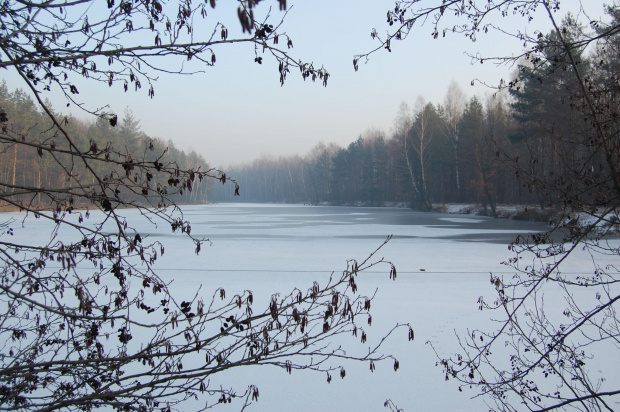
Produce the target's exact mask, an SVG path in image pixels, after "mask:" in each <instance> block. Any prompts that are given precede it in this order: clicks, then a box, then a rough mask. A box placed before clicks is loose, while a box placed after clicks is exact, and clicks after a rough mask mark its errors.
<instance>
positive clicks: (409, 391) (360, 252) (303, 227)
mask: <svg viewBox="0 0 620 412" xmlns="http://www.w3.org/2000/svg"><path fill="white" fill-rule="evenodd" d="M183 210H184V214H185V218H187V219H188V220H190V222H191V224H192V234H193V235H196V236H198V237H205V238H209V239H210V240H211V242H212V244H211V245H210V246H208V245H205V246H204V247H203V250H202V252H201V253H200V255H198V256H196V255H195V253H194V248H193V245H192V244H191V242H189V241H188V240H187V239H185V238H184V237H183V236H181V235H177V234H172V233H170V229H169V227H167V226H164V227H163V228H162V229H157V228H155V227H153V226H152V225H150V224H149V223H147V222H145V221H143V220H141V219H140V218H139V216H138V215H137V214H136V212H135V211H134V210H125V211H121V212H120V213H121V214H122V215H124V216H127V217H128V218H129V221H130V222H132V221H134V222H137V224H136V225H135V227H136V228H137V229H139V230H140V231H141V233H142V234H143V235H144V234H145V233H146V234H148V235H149V236H150V238H151V240H155V239H158V240H161V241H163V242H164V244H165V246H166V253H165V255H164V256H163V257H162V258H161V259H160V260H158V262H157V266H156V267H157V269H158V273H159V274H160V276H161V277H162V278H164V279H167V280H170V281H172V287H173V289H174V290H175V292H176V293H179V294H181V295H183V294H187V296H188V297H189V296H192V295H193V294H195V293H196V291H197V290H198V285H202V287H201V289H200V291H201V292H200V293H204V294H205V296H210V295H211V294H212V293H213V291H214V290H215V289H216V288H218V287H223V288H225V289H226V291H227V294H228V293H230V296H232V294H233V293H235V292H241V291H243V290H244V289H250V290H252V291H253V293H254V296H255V297H256V298H257V300H258V302H257V303H256V304H255V307H256V308H258V307H260V306H257V305H260V301H263V302H265V305H266V304H267V303H266V302H268V300H269V298H270V296H271V295H272V294H273V293H276V292H281V293H286V292H290V290H291V289H292V288H293V287H295V286H297V287H299V288H300V289H302V290H303V289H307V288H308V287H310V286H311V285H312V282H313V281H314V280H318V281H319V282H321V280H325V279H326V278H327V277H328V276H329V274H330V273H331V272H332V271H336V272H339V271H341V270H343V269H344V268H345V267H346V260H347V259H352V258H355V259H357V260H363V259H364V258H365V257H367V256H368V254H369V253H371V252H372V251H374V250H375V249H376V248H377V247H378V246H380V245H381V243H382V242H383V241H384V240H385V239H386V237H387V236H388V235H393V238H392V240H391V241H390V242H389V243H388V244H387V245H386V246H385V247H384V248H383V249H382V250H381V251H380V252H379V253H378V257H379V258H380V257H383V258H385V259H386V260H388V261H391V262H392V263H394V265H395V266H396V268H397V269H398V278H397V280H396V281H395V282H394V281H392V280H390V279H389V276H388V275H389V268H388V267H383V268H384V269H385V270H376V271H368V272H363V274H362V275H361V276H360V279H359V286H360V290H361V291H362V292H363V293H366V294H371V292H372V291H373V290H374V289H375V288H378V293H377V296H376V298H375V301H373V305H372V306H373V311H374V313H373V319H374V321H373V326H372V327H370V328H369V330H370V331H371V334H370V335H369V342H368V343H369V345H370V344H372V343H374V342H376V339H378V338H380V337H381V336H382V334H383V333H385V332H386V331H387V330H389V329H390V328H391V327H392V326H393V325H394V324H396V323H407V322H409V323H411V325H412V326H413V328H414V330H415V336H416V338H415V341H414V342H407V336H406V331H405V330H404V329H403V330H402V331H401V333H400V335H397V336H393V337H392V338H391V340H389V341H388V343H387V344H386V346H385V349H384V352H387V353H391V354H393V355H395V356H396V357H397V358H398V359H399V361H400V369H399V370H398V372H394V371H393V369H392V363H391V362H386V363H384V364H378V365H377V370H376V371H375V372H374V373H371V372H370V371H369V369H368V364H366V363H363V364H358V365H353V364H351V365H348V366H347V376H346V378H345V379H340V378H339V377H334V379H333V380H332V382H331V384H328V383H327V382H326V379H325V375H324V374H315V373H311V372H308V373H304V372H297V371H293V373H292V375H289V374H287V373H286V372H285V371H284V370H281V369H278V368H268V367H264V366H263V367H254V368H252V367H250V368H246V369H245V370H242V371H236V372H234V373H232V372H231V373H230V374H228V375H225V376H221V382H220V381H218V382H213V381H212V382H211V385H215V386H220V384H221V385H222V386H224V387H227V386H235V387H238V388H239V391H240V392H242V391H243V390H244V389H245V388H246V387H247V385H248V384H252V383H253V384H256V385H257V386H258V387H259V389H260V398H259V401H258V402H257V403H255V404H254V405H253V406H252V407H251V408H250V410H295V411H326V410H342V411H348V410H355V411H376V410H384V409H383V403H384V401H385V400H386V399H388V398H389V399H392V400H393V401H394V402H395V403H396V404H397V405H398V406H399V407H400V408H403V409H404V410H406V411H419V410H459V411H481V410H487V409H488V408H487V407H486V406H485V404H484V399H481V398H475V399H470V398H471V397H472V396H473V395H474V394H473V393H471V392H469V393H468V392H467V391H466V390H464V391H463V392H459V391H458V390H457V386H456V383H455V382H453V381H448V382H446V381H445V380H444V376H443V374H442V371H441V369H440V368H438V367H436V366H435V362H436V361H437V359H436V356H435V354H434V352H433V350H432V348H431V347H430V346H429V345H428V344H426V342H432V343H433V345H434V346H435V347H436V348H437V349H438V351H440V352H442V354H446V355H447V354H449V353H451V352H454V351H457V350H458V345H457V342H456V338H455V331H456V332H459V333H461V334H462V333H466V331H467V329H468V328H471V327H479V328H485V326H487V328H488V329H490V328H493V323H492V322H491V321H490V320H489V316H491V313H489V312H480V311H478V310H477V303H476V302H477V300H478V298H479V296H481V295H485V296H487V297H492V296H494V293H495V292H494V288H493V287H492V286H491V284H490V282H489V276H490V275H489V273H490V272H493V273H494V274H495V275H505V276H510V275H511V273H512V272H511V270H510V268H508V267H506V266H504V265H502V264H501V262H502V261H504V260H507V259H508V258H510V257H511V256H512V254H511V252H510V251H509V250H508V248H507V245H508V244H509V243H510V242H511V241H512V240H514V238H515V237H516V236H517V235H519V234H525V233H531V232H539V231H542V230H545V229H546V225H544V224H542V223H529V222H515V221H509V220H501V219H492V218H485V217H479V216H468V215H447V214H439V213H416V212H412V211H411V210H408V209H394V208H353V207H322V206H278V205H247V204H243V205H241V204H223V205H200V206H187V207H184V208H183ZM11 215H13V216H15V217H17V216H19V215H18V214H12V213H5V214H4V216H6V217H10V216H11ZM22 217H23V215H22ZM91 219H92V218H91ZM40 223H41V222H40V221H35V220H34V219H28V220H27V221H26V222H25V223H24V226H23V227H22V228H20V230H18V231H16V237H18V238H19V237H23V238H24V240H25V239H27V238H31V237H32V236H40V235H41V233H42V228H41V226H40ZM50 229H51V227H50ZM590 263H591V262H589V261H588V259H587V256H586V257H584V258H583V259H581V260H580V259H576V260H575V261H574V262H573V268H574V270H576V271H577V270H589V266H590ZM195 406H197V405H195ZM187 407H188V409H187V410H192V406H191V405H187ZM231 407H232V409H231V410H238V408H239V405H235V404H234V403H233V404H232V405H231Z"/></svg>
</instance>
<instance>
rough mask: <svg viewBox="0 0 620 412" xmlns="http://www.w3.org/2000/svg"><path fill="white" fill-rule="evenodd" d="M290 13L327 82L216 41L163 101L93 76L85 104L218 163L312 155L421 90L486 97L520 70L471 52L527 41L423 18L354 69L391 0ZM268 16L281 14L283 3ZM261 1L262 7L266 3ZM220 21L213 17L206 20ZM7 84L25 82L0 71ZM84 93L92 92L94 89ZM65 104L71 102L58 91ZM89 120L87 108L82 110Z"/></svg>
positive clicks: (386, 116) (229, 12)
mask: <svg viewBox="0 0 620 412" xmlns="http://www.w3.org/2000/svg"><path fill="white" fill-rule="evenodd" d="M230 3H231V5H232V6H234V7H231V6H230V5H229V6H227V5H225V2H223V1H220V2H218V7H217V8H216V10H215V11H214V12H213V13H212V16H210V18H213V19H218V20H222V21H226V22H227V23H226V24H227V25H228V27H229V29H231V31H233V32H234V31H235V30H238V29H239V23H238V21H237V17H236V12H235V10H236V5H235V4H234V3H236V2H230ZM287 4H288V6H289V13H288V15H287V17H286V20H285V23H284V26H283V31H285V32H286V33H287V34H288V35H289V36H290V37H291V38H292V39H293V42H294V46H295V47H294V49H293V50H292V52H293V54H294V56H296V57H298V58H301V59H303V60H304V61H312V62H314V63H315V65H317V66H318V67H320V66H321V65H323V66H324V67H325V68H326V69H327V70H328V71H329V73H330V74H331V78H330V79H329V82H328V86H327V88H324V87H323V86H322V85H321V83H319V82H318V81H317V83H312V82H311V81H310V80H307V81H306V82H304V81H302V80H301V77H300V76H299V75H298V72H292V73H290V75H289V77H288V79H287V82H286V83H285V85H284V87H280V83H279V74H278V71H277V65H276V64H275V63H274V62H272V61H266V62H265V63H263V64H262V65H258V64H256V63H254V54H253V49H252V48H251V47H247V46H238V45H232V46H226V49H224V48H222V49H219V50H218V49H216V50H215V53H216V55H217V64H216V66H215V67H213V68H207V69H206V71H205V72H204V73H199V74H195V75H192V76H170V75H162V76H161V77H160V79H159V81H158V82H157V83H156V84H155V98H154V99H150V98H148V96H147V94H146V93H147V89H146V88H144V89H143V90H142V91H140V92H138V93H127V94H125V93H123V92H122V89H121V86H120V85H119V86H116V87H114V88H112V89H108V88H107V87H105V86H102V85H96V87H94V88H92V89H90V88H89V89H88V90H87V91H86V92H82V93H81V95H80V96H83V97H82V98H83V99H84V102H89V103H91V104H92V105H95V104H96V105H97V106H99V107H100V106H104V105H106V104H108V105H109V106H110V107H111V108H112V109H113V110H114V111H115V112H117V113H118V114H119V117H122V115H123V111H124V110H125V108H126V107H129V108H130V109H131V110H132V111H133V113H134V115H135V116H136V117H137V118H138V119H139V120H140V121H141V127H142V130H144V131H145V132H146V133H148V134H149V135H151V136H156V137H160V138H163V139H165V140H168V139H170V140H172V141H173V142H174V144H175V145H176V146H177V147H179V148H181V149H190V148H191V149H194V150H196V151H197V152H199V153H201V154H202V155H203V156H204V157H205V158H206V159H207V161H208V162H209V163H210V164H211V165H213V166H224V167H226V166H231V165H234V164H238V163H241V162H248V161H251V160H253V159H255V158H258V157H260V156H261V155H273V156H276V157H277V156H281V155H292V154H296V153H297V154H300V155H304V154H306V153H307V152H308V151H309V150H310V149H311V148H312V147H313V146H315V145H316V144H317V143H318V142H320V141H322V142H325V143H329V142H334V143H337V144H338V145H340V146H347V145H348V144H349V143H350V142H352V141H353V140H355V139H357V137H358V136H359V135H360V134H362V133H363V132H364V131H365V130H367V129H369V128H377V129H380V130H383V131H385V132H386V133H389V132H390V128H391V125H392V124H393V121H394V118H395V117H396V114H397V111H398V107H399V105H400V103H401V102H403V101H404V102H407V103H409V105H410V106H413V105H414V104H415V101H416V99H417V97H418V96H423V97H424V98H425V99H426V100H427V101H431V102H433V103H441V102H442V101H443V98H444V96H445V94H446V90H447V87H448V84H449V83H450V81H451V80H455V81H456V82H457V83H458V84H459V85H460V86H461V88H462V89H463V90H464V92H465V94H466V95H467V96H472V95H474V94H478V95H479V96H481V97H484V95H485V94H489V93H490V91H489V90H488V89H485V88H484V87H481V86H475V87H472V86H470V83H471V81H472V80H473V79H475V78H479V79H482V80H485V81H488V82H489V83H493V84H496V83H497V82H498V81H499V79H500V78H502V77H504V78H508V77H510V76H509V74H510V72H511V71H513V70H514V69H511V68H508V67H499V68H497V67H494V66H493V65H492V64H488V63H485V64H483V65H480V64H479V63H478V64H473V65H472V64H471V59H470V58H469V57H467V56H466V55H465V52H466V51H467V52H469V53H472V54H475V53H477V52H480V54H482V55H486V56H493V55H507V54H508V55H509V54H512V53H518V52H519V50H520V44H519V43H518V42H514V41H512V42H511V41H510V40H509V39H507V38H506V37H502V36H499V35H497V34H496V33H494V34H491V35H486V36H485V35H481V36H480V38H479V39H478V41H477V42H475V43H473V42H471V41H469V40H466V39H464V38H462V37H460V36H458V35H451V36H448V37H446V38H440V39H438V40H433V39H432V37H431V35H430V33H431V30H432V29H431V26H430V25H426V26H422V27H418V28H416V29H415V31H414V32H413V33H412V34H411V35H410V36H409V38H408V39H407V40H405V41H402V42H397V43H394V44H393V45H392V50H393V51H392V53H388V52H387V51H382V52H379V53H377V54H375V55H373V56H372V57H371V60H370V61H369V62H368V63H367V64H365V63H364V62H360V69H359V71H358V72H354V70H353V64H352V60H353V56H354V55H355V54H359V53H363V52H366V51H369V50H370V49H372V48H374V47H373V46H374V45H375V43H373V41H372V40H371V38H370V32H371V29H372V28H373V27H374V28H376V29H377V31H378V32H379V33H385V31H386V30H387V28H388V26H387V23H386V19H385V15H386V11H387V10H388V9H390V8H393V7H394V2H393V0H357V1H355V2H353V1H345V0H313V1H301V0H298V1H295V0H288V2H287ZM578 4H579V1H578V0H564V1H562V10H561V11H560V12H559V15H560V16H564V15H565V13H566V11H568V10H571V9H572V10H573V11H578V7H576V5H578ZM268 5H273V9H274V10H273V11H272V15H273V16H274V17H280V16H282V13H281V12H279V11H278V10H277V9H278V7H277V2H276V1H272V2H270V1H267V2H265V4H261V5H260V6H259V7H260V8H262V9H263V10H266V9H267V8H268ZM583 7H584V8H585V9H586V11H589V12H590V15H591V17H598V16H600V15H601V11H602V2H601V1H599V0H583ZM260 8H259V10H260ZM544 17H545V16H544V15H542V14H541V18H539V19H537V20H536V21H535V22H534V23H533V24H537V25H538V26H534V25H533V24H531V25H530V26H526V25H525V24H526V23H525V22H524V21H522V20H515V19H514V18H511V19H504V20H503V21H498V22H497V24H498V25H500V26H502V27H506V26H512V27H513V28H514V27H519V28H526V29H527V30H528V32H533V30H534V29H536V28H541V27H542V28H543V31H544V32H548V31H549V29H548V27H549V24H548V21H547V19H545V18H544ZM207 21H208V22H209V21H213V20H207ZM0 75H2V76H3V77H5V78H6V79H7V81H8V82H9V89H11V90H12V89H14V88H15V87H23V86H22V85H21V84H16V83H13V82H12V79H14V77H12V76H11V75H10V74H8V73H7V74H6V75H5V74H2V73H0ZM87 96H88V97H87ZM52 101H53V103H54V107H55V108H56V109H57V110H63V109H64V102H62V101H55V100H53V99H52ZM82 117H83V116H82Z"/></svg>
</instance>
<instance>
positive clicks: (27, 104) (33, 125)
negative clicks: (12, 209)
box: [0, 81, 213, 207]
mask: <svg viewBox="0 0 620 412" xmlns="http://www.w3.org/2000/svg"><path fill="white" fill-rule="evenodd" d="M0 113H1V114H2V116H3V119H1V121H2V122H3V125H4V126H3V127H10V128H11V130H13V131H17V134H18V135H19V136H21V141H20V142H19V143H18V144H16V143H15V142H12V141H11V140H10V139H9V138H7V139H3V140H2V141H1V142H0V182H3V183H4V184H3V187H5V190H11V191H12V193H16V194H17V193H19V192H20V191H29V192H32V190H31V189H32V188H45V189H49V190H53V189H54V188H60V189H63V188H66V186H67V184H68V182H70V181H71V180H72V179H70V177H78V181H79V182H80V184H81V185H82V186H83V187H88V185H94V184H95V183H96V182H95V181H94V179H95V177H94V175H93V174H92V173H85V170H84V167H85V164H84V163H83V162H81V161H80V159H78V158H76V159H75V161H72V160H71V156H72V155H71V152H73V151H74V150H75V149H74V148H71V147H69V143H68V142H67V141H66V139H64V138H60V137H58V135H57V134H56V133H58V129H57V128H55V127H53V125H52V124H51V122H50V119H49V117H48V116H46V115H45V114H43V113H41V112H40V111H39V106H38V105H37V104H36V103H35V102H34V101H33V100H32V99H31V98H30V96H29V95H27V94H26V93H25V92H23V91H22V90H15V91H13V92H9V89H8V87H7V84H6V82H5V81H3V82H2V84H0ZM57 118H58V119H59V120H61V121H62V126H63V128H64V129H65V130H67V131H68V132H69V135H70V136H71V139H72V143H73V144H74V145H75V147H77V150H79V151H81V152H89V153H100V154H101V153H104V154H105V156H107V157H108V158H113V159H117V160H119V161H120V159H123V160H122V161H125V162H126V160H127V159H132V158H133V159H134V160H136V161H138V160H139V161H145V162H155V161H157V162H160V163H162V164H176V165H177V166H178V168H179V169H180V170H184V169H185V170H190V169H191V170H198V169H200V170H202V171H206V170H207V169H208V165H207V162H206V161H205V159H204V158H203V157H202V156H201V155H199V154H198V153H196V152H194V151H191V152H190V153H185V152H183V151H181V150H179V149H177V148H175V146H174V144H173V143H172V142H171V141H168V142H167V143H166V142H164V141H162V140H161V139H159V138H154V137H150V136H148V135H147V134H145V133H144V132H143V131H141V129H140V124H139V121H138V120H137V119H136V118H135V117H134V115H133V114H132V112H131V111H130V110H129V109H126V110H125V114H124V116H123V117H122V118H121V119H120V120H119V121H118V124H117V125H116V126H115V127H113V126H112V124H111V123H112V122H110V120H109V119H108V120H106V119H104V118H97V120H96V121H94V122H86V121H84V120H80V119H78V118H76V117H73V116H64V115H58V114H57ZM29 141H32V142H35V141H36V142H37V144H39V143H40V142H43V143H44V144H45V145H46V146H49V147H50V148H53V149H54V150H53V151H52V152H47V151H41V150H40V148H37V147H35V146H36V145H31V146H29V145H28V142H29ZM127 155H129V157H127ZM51 156H56V157H60V158H63V159H61V161H60V162H58V161H54V159H52V157H51ZM61 164H62V165H70V166H69V167H61ZM122 166H123V165H122V164H119V162H96V163H95V164H94V166H92V167H98V168H101V170H96V172H97V174H98V175H99V176H111V175H114V174H116V175H125V174H126V173H127V177H131V171H130V170H124V169H123V167H122ZM158 178H160V177H158V176H153V177H152V181H151V185H152V187H156V186H157V185H160V186H161V187H166V186H169V185H168V182H158V181H157V179H158ZM208 180H209V179H205V180H201V181H198V180H196V182H195V183H194V186H193V188H192V190H185V191H183V193H182V194H179V193H177V194H174V195H171V196H170V200H173V201H175V202H181V203H199V202H205V201H206V200H207V184H208V183H209V182H208ZM210 184H213V183H212V182H210ZM26 189H28V190H26ZM35 192H36V191H35ZM16 196H17V197H18V196H19V195H16ZM29 196H30V197H32V195H29ZM39 196H40V195H37V196H36V197H35V198H28V199H22V201H23V202H28V203H32V204H33V205H35V206H38V207H47V206H48V205H46V204H45V202H46V200H45V199H44V198H39ZM122 196H124V198H125V199H130V198H131V197H132V194H131V193H123V194H122ZM134 197H137V196H134ZM0 206H1V205H0Z"/></svg>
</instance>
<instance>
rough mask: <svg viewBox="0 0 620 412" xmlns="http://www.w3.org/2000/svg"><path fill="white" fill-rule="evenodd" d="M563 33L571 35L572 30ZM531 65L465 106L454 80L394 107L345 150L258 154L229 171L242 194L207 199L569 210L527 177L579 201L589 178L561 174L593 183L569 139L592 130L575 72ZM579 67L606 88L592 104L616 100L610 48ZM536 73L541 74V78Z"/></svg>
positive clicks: (597, 164) (327, 147)
mask: <svg viewBox="0 0 620 412" xmlns="http://www.w3.org/2000/svg"><path fill="white" fill-rule="evenodd" d="M566 27H567V33H568V34H569V35H571V32H570V31H571V30H575V29H574V27H571V25H570V24H567V25H566ZM549 36H553V34H551V35H549ZM574 36H575V38H577V37H578V34H577V33H575V34H574ZM551 52H552V51H549V53H551ZM529 64H530V63H528V64H527V65H520V66H519V67H518V70H519V73H520V74H521V75H520V81H519V82H518V83H514V84H507V85H506V86H507V87H506V88H505V89H504V90H503V92H501V93H497V94H495V95H493V96H489V97H487V98H485V99H481V98H479V97H477V96H475V97H472V98H470V99H469V100H467V99H466V97H465V96H464V93H463V91H462V90H461V88H460V87H459V86H458V85H457V84H456V83H454V82H453V83H452V84H450V85H449V87H448V90H447V93H446V95H445V98H444V101H443V102H441V103H438V104H434V103H430V102H425V101H424V99H423V98H418V100H417V102H416V104H415V107H414V108H410V107H409V106H408V105H407V104H405V103H403V104H401V107H400V110H399V112H398V114H397V116H396V118H395V120H394V123H393V126H392V128H391V131H390V133H389V134H388V133H385V132H383V131H380V130H373V129H369V130H367V131H366V132H364V133H363V134H362V135H361V136H360V137H359V138H358V139H357V140H355V141H353V142H352V143H351V144H349V145H348V146H347V147H339V146H337V145H335V144H325V143H319V144H317V145H316V146H315V147H314V148H313V149H312V150H311V151H310V152H309V153H307V154H305V155H304V156H300V155H294V156H286V157H279V158H274V157H266V156H263V157H261V158H259V159H257V160H255V161H253V162H252V163H250V164H245V165H241V166H238V167H233V168H230V169H228V173H229V174H230V175H231V176H235V177H236V178H237V181H238V182H239V184H240V186H241V197H237V198H233V192H232V189H231V188H229V187H219V186H216V187H215V188H214V190H213V191H212V192H211V193H210V199H211V200H215V201H232V200H234V201H246V202H276V203H278V202H286V203H311V204H322V203H323V204H324V203H329V204H335V205H345V204H347V205H348V204H365V205H373V206H380V205H384V204H386V203H392V202H402V203H407V204H409V205H411V206H412V207H414V208H416V209H422V210H425V209H430V208H431V206H432V205H433V204H442V203H455V202H456V203H459V202H466V203H477V204H480V205H482V206H483V207H484V208H485V210H487V211H488V213H489V214H492V215H495V214H496V210H495V207H496V205H497V204H500V203H530V204H531V203H533V204H538V205H540V206H541V207H543V208H545V207H564V206H570V205H562V204H559V203H558V201H557V198H559V196H555V194H553V193H548V192H545V193H544V194H542V193H541V191H540V190H539V189H537V188H536V184H535V181H534V180H536V179H539V180H541V181H544V180H548V179H551V180H555V181H556V182H557V183H558V184H559V185H560V186H561V187H562V188H563V189H562V190H576V191H580V190H581V193H582V196H586V197H587V196H589V195H588V189H587V187H586V186H587V185H588V182H587V179H586V180H585V181H584V180H583V179H580V181H574V180H573V181H571V180H570V179H569V178H568V177H567V176H570V175H574V174H575V173H573V172H575V171H577V170H578V169H584V168H585V169H587V170H588V171H589V173H590V175H591V176H592V178H595V177H596V174H597V171H599V170H600V169H601V168H602V167H603V166H602V164H604V163H605V161H606V160H605V159H603V158H602V157H601V156H600V155H592V154H591V153H588V150H589V149H588V147H587V146H584V145H579V144H576V143H575V142H577V141H578V138H577V136H580V135H583V134H587V133H590V132H591V128H592V126H591V125H590V124H588V122H587V121H586V120H584V118H583V117H582V116H581V114H580V110H579V109H580V108H578V107H576V105H578V104H581V103H579V102H578V99H577V98H576V97H575V96H576V95H577V94H578V90H579V87H578V84H577V82H576V80H575V76H574V73H573V70H572V69H571V68H570V67H566V66H564V67H563V68H562V69H557V67H555V66H554V64H553V61H551V60H550V61H548V62H542V63H541V62H538V63H537V64H539V67H537V68H536V70H532V68H531V67H530V66H528V65H529ZM578 64H579V67H580V68H581V70H582V72H583V73H584V76H585V78H586V79H587V81H588V82H590V84H597V85H599V86H601V87H603V88H604V89H605V90H600V93H597V96H600V98H601V99H603V100H605V102H603V101H601V102H598V103H600V104H606V105H614V104H616V102H614V101H612V100H615V99H616V98H617V96H616V95H615V94H614V93H610V92H609V90H607V89H608V88H609V87H614V83H613V82H610V79H612V80H613V79H614V78H615V77H614V76H615V75H614V73H617V72H618V69H619V66H620V65H619V57H618V55H617V53H615V51H614V50H613V48H607V49H605V48H597V49H595V50H594V51H591V52H590V53H589V54H586V53H585V52H583V51H582V54H581V55H579V56H578ZM541 70H542V71H545V72H546V73H547V76H546V77H545V78H544V80H543V79H542V78H541V77H540V73H541ZM610 98H611V100H610ZM608 100H609V101H608ZM598 103H597V104H598ZM575 109H577V110H575ZM569 169H571V170H569ZM524 170H525V171H527V175H528V178H524V176H523V174H524V172H523V171H524ZM569 172H570V173H569ZM579 175H582V174H581V173H579ZM590 200H591V199H590Z"/></svg>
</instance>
